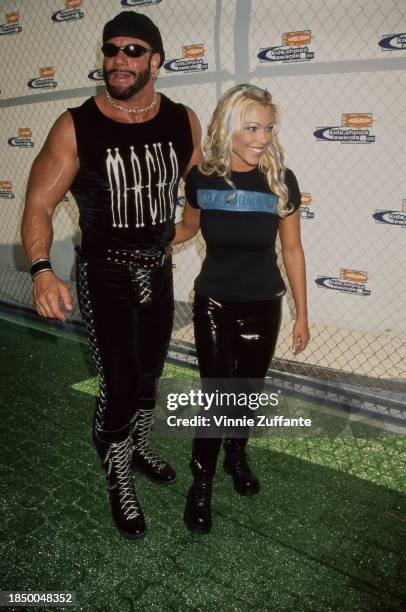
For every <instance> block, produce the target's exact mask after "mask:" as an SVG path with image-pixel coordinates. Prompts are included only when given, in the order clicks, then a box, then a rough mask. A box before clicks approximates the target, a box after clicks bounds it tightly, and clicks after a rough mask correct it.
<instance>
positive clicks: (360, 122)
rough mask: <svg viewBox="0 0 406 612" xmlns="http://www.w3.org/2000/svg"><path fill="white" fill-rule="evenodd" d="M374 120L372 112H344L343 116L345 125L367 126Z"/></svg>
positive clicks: (343, 124)
mask: <svg viewBox="0 0 406 612" xmlns="http://www.w3.org/2000/svg"><path fill="white" fill-rule="evenodd" d="M373 122H374V120H373V119H372V115H371V113H343V117H342V126H343V127H355V128H367V127H371V126H372V124H373Z"/></svg>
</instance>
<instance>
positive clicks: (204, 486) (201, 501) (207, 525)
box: [183, 459, 216, 533]
mask: <svg viewBox="0 0 406 612" xmlns="http://www.w3.org/2000/svg"><path fill="white" fill-rule="evenodd" d="M190 467H191V469H192V474H193V476H194V478H193V484H192V486H191V487H190V489H189V492H188V495H187V498H186V507H185V512H184V515H183V518H184V521H185V523H186V526H187V528H188V529H190V531H193V532H195V533H208V532H209V531H210V530H211V528H212V518H211V493H212V484H213V478H214V472H215V469H216V464H215V463H214V462H210V463H206V464H205V465H202V464H201V463H200V462H199V461H197V460H196V459H192V461H191V462H190Z"/></svg>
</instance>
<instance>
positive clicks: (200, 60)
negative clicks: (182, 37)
mask: <svg viewBox="0 0 406 612" xmlns="http://www.w3.org/2000/svg"><path fill="white" fill-rule="evenodd" d="M205 52H206V51H205V48H204V45H203V44H201V43H199V44H195V45H186V46H184V47H182V57H179V58H177V59H171V60H169V61H168V62H165V64H164V68H165V70H167V71H168V72H202V71H203V70H207V68H208V67H209V65H208V64H207V62H206V61H205V58H204V55H205Z"/></svg>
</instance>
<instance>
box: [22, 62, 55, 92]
mask: <svg viewBox="0 0 406 612" xmlns="http://www.w3.org/2000/svg"><path fill="white" fill-rule="evenodd" d="M54 76H55V68H53V66H45V67H44V68H40V69H39V77H35V78H34V79H30V80H29V81H28V83H27V85H28V87H30V89H53V88H54V87H56V86H57V85H58V83H57V82H56V81H55V79H54Z"/></svg>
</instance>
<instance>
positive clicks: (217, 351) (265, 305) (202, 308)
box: [192, 295, 281, 465]
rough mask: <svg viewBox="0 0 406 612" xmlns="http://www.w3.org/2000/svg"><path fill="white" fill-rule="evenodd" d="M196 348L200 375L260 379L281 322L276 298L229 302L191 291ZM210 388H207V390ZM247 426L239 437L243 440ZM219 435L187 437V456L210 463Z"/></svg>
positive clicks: (268, 362)
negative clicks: (190, 443)
mask: <svg viewBox="0 0 406 612" xmlns="http://www.w3.org/2000/svg"><path fill="white" fill-rule="evenodd" d="M193 313H194V314H193V322H194V330H195V342H196V351H197V357H198V361H199V370H200V376H201V378H202V379H203V380H202V386H203V390H205V389H204V388H205V385H206V386H207V385H209V384H210V381H209V380H206V381H205V380H204V379H231V378H234V379H239V381H241V379H255V380H256V381H257V382H258V379H264V377H265V375H266V372H267V370H268V367H269V364H270V362H271V359H272V357H273V354H274V352H275V346H276V342H277V339H278V334H279V329H280V322H281V299H276V300H267V301H261V302H229V301H221V300H214V299H212V298H206V297H203V296H199V295H196V296H195V302H194V308H193ZM209 390H210V391H213V389H209ZM248 433H249V432H248V429H247V430H246V431H245V432H244V434H243V435H242V436H241V437H242V438H243V440H240V442H241V441H242V442H243V444H244V443H245V442H246V440H247V438H248ZM221 439H222V438H208V437H205V438H203V437H199V436H198V432H197V434H196V437H195V438H194V441H193V453H192V458H193V459H195V460H196V461H198V462H199V463H200V464H202V465H207V464H208V463H211V464H215V462H216V461H217V457H218V454H219V451H220V447H221Z"/></svg>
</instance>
